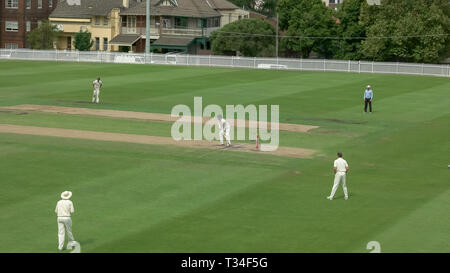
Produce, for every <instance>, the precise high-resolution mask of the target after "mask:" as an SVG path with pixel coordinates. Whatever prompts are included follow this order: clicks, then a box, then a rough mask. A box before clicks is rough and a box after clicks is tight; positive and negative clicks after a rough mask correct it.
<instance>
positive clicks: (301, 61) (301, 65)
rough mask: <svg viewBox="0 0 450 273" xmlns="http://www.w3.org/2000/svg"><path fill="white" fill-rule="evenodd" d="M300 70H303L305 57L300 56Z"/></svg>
mask: <svg viewBox="0 0 450 273" xmlns="http://www.w3.org/2000/svg"><path fill="white" fill-rule="evenodd" d="M300 70H301V71H303V58H302V57H300Z"/></svg>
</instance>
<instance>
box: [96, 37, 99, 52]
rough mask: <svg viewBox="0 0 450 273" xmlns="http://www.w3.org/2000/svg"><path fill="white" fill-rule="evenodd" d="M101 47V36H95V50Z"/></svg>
mask: <svg viewBox="0 0 450 273" xmlns="http://www.w3.org/2000/svg"><path fill="white" fill-rule="evenodd" d="M99 49H100V38H98V37H95V50H99Z"/></svg>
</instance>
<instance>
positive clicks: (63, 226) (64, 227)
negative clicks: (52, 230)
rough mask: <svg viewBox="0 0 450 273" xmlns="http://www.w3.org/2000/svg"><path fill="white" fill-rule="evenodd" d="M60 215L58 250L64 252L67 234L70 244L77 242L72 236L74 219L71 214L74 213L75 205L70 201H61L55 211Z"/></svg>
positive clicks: (58, 220)
mask: <svg viewBox="0 0 450 273" xmlns="http://www.w3.org/2000/svg"><path fill="white" fill-rule="evenodd" d="M55 212H56V215H58V218H57V222H58V249H59V250H62V249H63V247H64V239H65V233H67V238H68V242H69V243H70V242H72V241H75V239H74V238H73V235H72V219H71V218H70V215H71V213H73V212H74V208H73V203H72V201H70V200H59V201H58V203H57V204H56V209H55Z"/></svg>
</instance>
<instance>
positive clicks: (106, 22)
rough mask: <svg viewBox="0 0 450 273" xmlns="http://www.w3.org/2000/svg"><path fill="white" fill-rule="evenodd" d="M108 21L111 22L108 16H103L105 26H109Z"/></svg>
mask: <svg viewBox="0 0 450 273" xmlns="http://www.w3.org/2000/svg"><path fill="white" fill-rule="evenodd" d="M108 23H109V19H108V17H103V25H104V26H107V25H108Z"/></svg>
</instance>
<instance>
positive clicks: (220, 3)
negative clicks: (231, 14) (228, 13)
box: [206, 0, 238, 9]
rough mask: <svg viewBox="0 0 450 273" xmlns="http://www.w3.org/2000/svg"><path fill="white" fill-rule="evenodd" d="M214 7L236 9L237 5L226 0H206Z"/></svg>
mask: <svg viewBox="0 0 450 273" xmlns="http://www.w3.org/2000/svg"><path fill="white" fill-rule="evenodd" d="M206 1H207V2H209V3H210V5H211V6H212V7H213V8H215V9H238V7H237V6H236V5H235V4H233V3H231V2H229V1H227V0H206Z"/></svg>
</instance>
